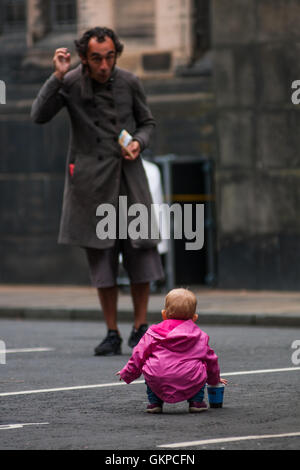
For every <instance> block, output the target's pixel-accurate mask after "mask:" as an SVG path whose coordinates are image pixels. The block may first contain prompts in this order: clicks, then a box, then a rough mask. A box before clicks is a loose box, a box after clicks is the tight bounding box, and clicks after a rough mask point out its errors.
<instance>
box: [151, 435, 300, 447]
mask: <svg viewBox="0 0 300 470" xmlns="http://www.w3.org/2000/svg"><path fill="white" fill-rule="evenodd" d="M297 436H300V432H289V433H286V434H262V435H261V436H259V435H254V436H238V437H220V438H218V439H202V440H201V441H188V442H177V443H175V444H162V445H159V446H156V447H164V448H166V447H167V448H169V449H171V448H176V449H177V448H178V447H195V446H203V445H208V444H221V443H225V442H237V441H250V440H257V439H258V440H260V439H277V438H280V437H297Z"/></svg>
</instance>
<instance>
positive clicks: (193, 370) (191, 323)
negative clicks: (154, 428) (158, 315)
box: [116, 288, 227, 413]
mask: <svg viewBox="0 0 300 470" xmlns="http://www.w3.org/2000/svg"><path fill="white" fill-rule="evenodd" d="M196 305H197V299H196V296H195V295H194V294H193V292H191V291H189V290H187V289H182V288H180V289H173V290H171V291H170V292H169V293H168V295H167V296H166V299H165V308H164V310H162V318H163V321H162V322H161V323H159V324H157V325H152V326H150V327H149V328H148V330H147V331H146V333H145V334H144V336H143V337H142V338H141V340H140V341H139V343H138V344H137V346H135V348H134V349H133V353H132V356H131V358H130V359H129V361H128V363H127V364H126V366H125V367H124V368H123V369H122V370H120V371H119V372H117V374H116V375H119V376H120V380H124V381H125V382H126V383H130V382H132V381H133V380H136V379H137V378H138V377H139V376H140V375H141V374H143V375H144V377H145V381H146V385H147V395H148V400H149V405H148V406H147V409H146V411H147V412H148V413H161V412H162V407H163V403H164V402H167V403H177V402H180V401H184V400H187V401H188V402H189V411H190V412H191V413H198V412H200V411H205V410H207V408H208V407H207V404H206V403H205V401H204V400H203V397H204V388H205V384H206V383H208V384H209V385H216V384H218V383H220V382H221V383H223V384H224V385H227V380H225V379H221V378H220V368H219V364H218V357H217V355H216V354H215V353H214V351H213V350H212V349H211V348H210V347H209V345H208V341H209V336H208V335H207V334H206V333H205V332H204V331H202V330H201V329H200V328H199V327H198V326H197V325H196V324H195V322H196V321H197V318H198V315H197V314H196Z"/></svg>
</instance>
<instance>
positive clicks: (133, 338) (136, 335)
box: [128, 324, 148, 348]
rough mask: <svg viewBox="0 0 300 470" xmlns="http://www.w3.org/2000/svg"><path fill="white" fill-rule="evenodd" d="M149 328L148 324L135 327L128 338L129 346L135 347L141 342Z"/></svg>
mask: <svg viewBox="0 0 300 470" xmlns="http://www.w3.org/2000/svg"><path fill="white" fill-rule="evenodd" d="M147 330H148V325H146V324H144V325H141V326H140V327H139V328H138V329H137V330H136V329H135V328H134V327H133V328H132V331H131V333H130V336H129V339H128V346H130V347H131V348H134V346H136V345H137V344H138V342H139V340H140V339H141V338H142V336H144V334H145V333H146V331H147Z"/></svg>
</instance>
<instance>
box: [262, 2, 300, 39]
mask: <svg viewBox="0 0 300 470" xmlns="http://www.w3.org/2000/svg"><path fill="white" fill-rule="evenodd" d="M253 3H254V2H253ZM256 4H257V23H258V27H257V28H258V30H257V33H258V34H257V38H258V40H259V41H264V42H265V41H275V40H276V41H278V40H280V41H285V40H287V39H293V40H295V39H299V38H300V31H299V17H300V4H299V1H298V0H256Z"/></svg>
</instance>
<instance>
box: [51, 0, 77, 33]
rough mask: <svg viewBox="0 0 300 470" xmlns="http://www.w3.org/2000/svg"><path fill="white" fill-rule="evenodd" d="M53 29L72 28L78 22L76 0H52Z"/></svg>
mask: <svg viewBox="0 0 300 470" xmlns="http://www.w3.org/2000/svg"><path fill="white" fill-rule="evenodd" d="M51 10H52V29H54V30H68V31H69V30H72V29H75V27H76V23H77V1H76V0H52V1H51Z"/></svg>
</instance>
